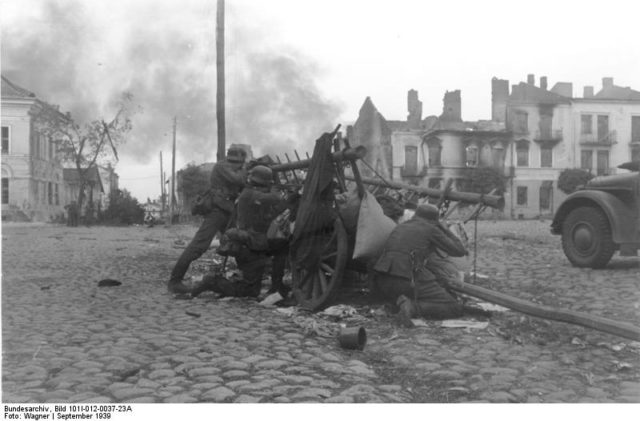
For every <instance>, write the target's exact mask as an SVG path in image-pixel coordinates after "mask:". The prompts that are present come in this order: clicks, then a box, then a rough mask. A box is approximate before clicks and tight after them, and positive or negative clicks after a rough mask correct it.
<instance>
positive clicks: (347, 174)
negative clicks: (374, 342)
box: [270, 126, 504, 311]
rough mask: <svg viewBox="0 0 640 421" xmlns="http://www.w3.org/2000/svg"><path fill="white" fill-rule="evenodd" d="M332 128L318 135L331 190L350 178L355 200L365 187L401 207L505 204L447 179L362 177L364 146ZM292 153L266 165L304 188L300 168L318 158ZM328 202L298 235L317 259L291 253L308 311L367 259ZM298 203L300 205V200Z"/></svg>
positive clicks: (280, 180)
mask: <svg viewBox="0 0 640 421" xmlns="http://www.w3.org/2000/svg"><path fill="white" fill-rule="evenodd" d="M338 128H339V126H338ZM337 130H338V129H336V131H334V132H333V133H332V134H325V136H324V137H323V138H321V139H319V140H318V142H320V141H325V142H331V146H332V147H333V153H332V154H331V163H332V166H333V181H334V183H335V184H334V185H335V187H336V189H335V191H334V192H333V193H334V194H335V193H337V192H340V193H342V192H345V191H346V190H347V186H348V182H353V183H355V185H356V189H357V191H358V195H359V197H360V199H362V197H363V195H364V193H365V191H369V192H370V193H372V194H374V195H378V194H384V193H389V191H394V192H396V194H395V196H396V197H398V199H397V201H398V202H401V203H400V204H401V205H403V206H406V205H407V204H414V205H415V204H416V203H417V201H418V200H421V199H425V198H430V199H434V200H437V201H438V204H439V205H443V204H444V203H446V202H448V201H456V202H462V203H467V204H476V205H477V208H476V212H480V211H481V210H482V209H484V208H485V207H487V206H488V207H492V208H502V207H503V206H504V199H503V198H502V197H501V196H497V195H491V194H487V195H482V194H477V193H470V192H459V191H453V190H451V188H450V186H451V183H448V184H447V187H446V188H445V189H433V188H427V187H423V186H415V185H410V184H405V183H399V182H395V181H388V180H384V179H382V178H380V179H372V178H363V177H361V176H360V171H359V169H358V161H359V160H363V158H364V157H365V155H366V148H364V147H363V146H357V147H355V148H351V147H350V145H349V141H348V139H346V138H345V139H343V138H342V137H341V136H340V134H339V133H338V132H337ZM341 143H342V145H341ZM295 155H296V158H297V160H296V161H291V160H290V159H289V157H288V155H285V156H286V159H287V161H288V162H284V163H283V162H281V160H280V159H279V158H278V163H277V164H273V165H271V166H270V167H271V169H272V171H273V172H274V178H275V182H276V183H277V184H281V185H282V184H286V185H287V186H291V185H293V186H299V187H303V185H304V188H305V189H306V188H307V186H306V182H305V180H306V177H305V174H301V173H300V172H303V173H306V171H307V170H308V169H309V167H310V166H311V165H312V162H313V160H314V159H318V158H319V157H316V156H315V154H314V156H313V157H310V158H307V159H303V160H301V159H299V156H298V154H297V152H295ZM305 200H312V198H310V197H306V198H305V196H303V197H302V202H304V201H305ZM332 201H333V203H334V209H333V210H334V212H333V218H332V219H331V220H327V221H326V223H325V226H324V227H322V229H315V230H313V232H308V233H302V234H301V235H302V236H304V235H309V236H314V237H315V240H317V241H316V244H318V246H319V248H320V249H319V250H316V255H317V256H316V259H315V260H314V261H312V262H309V261H305V262H304V263H301V262H300V261H297V259H296V258H295V256H294V253H292V259H291V273H292V280H293V285H292V287H293V293H294V295H295V297H296V298H297V300H298V304H299V305H300V306H301V307H303V308H306V309H309V310H312V311H317V310H320V309H322V308H324V307H326V306H328V305H329V304H330V303H331V300H332V299H333V298H334V297H335V295H336V293H338V291H339V289H340V286H341V284H342V280H343V277H344V274H345V271H346V270H354V271H357V272H364V271H366V262H363V261H356V260H354V259H352V257H351V256H352V255H353V250H354V243H355V238H354V236H353V235H350V234H348V233H347V230H346V229H345V224H344V222H343V220H342V218H341V216H340V213H339V212H338V211H337V209H336V206H337V205H335V197H333V198H332ZM300 206H301V207H302V206H303V203H301V204H300ZM409 206H410V205H409ZM294 236H295V233H294ZM318 237H321V238H318Z"/></svg>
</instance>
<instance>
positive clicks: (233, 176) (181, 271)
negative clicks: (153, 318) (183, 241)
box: [168, 146, 247, 294]
mask: <svg viewBox="0 0 640 421" xmlns="http://www.w3.org/2000/svg"><path fill="white" fill-rule="evenodd" d="M246 157H247V153H246V152H245V151H244V149H242V148H239V147H233V146H232V147H231V148H229V150H228V151H227V158H226V160H224V161H222V162H218V163H216V164H215V165H214V166H213V170H211V178H210V179H209V182H210V186H211V188H210V192H209V194H210V197H211V204H212V206H210V207H208V206H205V207H204V209H202V210H201V212H200V213H202V214H204V219H203V220H202V224H201V225H200V228H199V229H198V231H197V232H196V235H195V236H194V237H193V240H191V242H190V243H189V245H188V246H187V248H186V249H185V250H184V251H183V252H182V255H180V258H179V259H178V262H177V263H176V265H175V266H174V268H173V271H171V279H170V280H169V285H168V288H169V291H170V292H174V293H180V294H186V293H189V292H191V289H190V288H189V287H188V286H186V285H184V284H183V283H182V278H183V277H184V275H185V273H187V270H188V269H189V265H190V264H191V262H193V261H194V260H196V259H198V258H199V257H200V256H202V255H203V254H204V252H206V251H207V250H208V249H209V246H210V245H211V241H213V238H214V237H215V235H216V234H217V233H218V232H220V231H224V229H225V228H226V227H227V224H228V223H229V218H230V217H231V213H232V212H233V203H234V201H235V200H236V199H237V197H238V195H239V194H240V191H242V189H243V187H244V185H245V182H246V179H247V172H246V169H245V167H244V162H245V159H246Z"/></svg>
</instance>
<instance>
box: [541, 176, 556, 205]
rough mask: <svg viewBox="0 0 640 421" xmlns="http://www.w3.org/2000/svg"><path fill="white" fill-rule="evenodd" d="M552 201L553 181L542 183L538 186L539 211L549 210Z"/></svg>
mask: <svg viewBox="0 0 640 421" xmlns="http://www.w3.org/2000/svg"><path fill="white" fill-rule="evenodd" d="M552 200H553V181H543V182H542V185H540V210H541V211H543V210H547V211H548V210H550V209H551V202H552Z"/></svg>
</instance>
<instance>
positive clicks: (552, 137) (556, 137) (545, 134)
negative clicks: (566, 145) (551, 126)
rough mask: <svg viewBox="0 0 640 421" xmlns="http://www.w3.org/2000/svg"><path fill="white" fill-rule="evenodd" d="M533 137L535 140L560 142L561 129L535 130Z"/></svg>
mask: <svg viewBox="0 0 640 421" xmlns="http://www.w3.org/2000/svg"><path fill="white" fill-rule="evenodd" d="M533 139H534V141H536V142H560V141H561V140H562V129H559V130H542V131H541V130H537V131H536V132H535V136H534V138H533Z"/></svg>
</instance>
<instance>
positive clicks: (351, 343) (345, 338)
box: [338, 326, 367, 350]
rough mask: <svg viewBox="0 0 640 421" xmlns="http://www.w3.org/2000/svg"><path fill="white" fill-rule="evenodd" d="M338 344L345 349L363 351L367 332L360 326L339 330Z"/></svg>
mask: <svg viewBox="0 0 640 421" xmlns="http://www.w3.org/2000/svg"><path fill="white" fill-rule="evenodd" d="M338 342H339V343H340V346H341V347H342V348H345V349H358V350H363V349H364V346H365V344H366V343H367V332H366V330H365V329H364V327H362V326H356V327H343V328H340V333H339V334H338Z"/></svg>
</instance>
